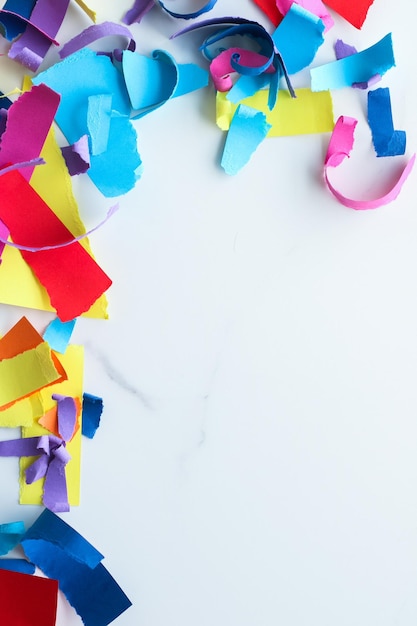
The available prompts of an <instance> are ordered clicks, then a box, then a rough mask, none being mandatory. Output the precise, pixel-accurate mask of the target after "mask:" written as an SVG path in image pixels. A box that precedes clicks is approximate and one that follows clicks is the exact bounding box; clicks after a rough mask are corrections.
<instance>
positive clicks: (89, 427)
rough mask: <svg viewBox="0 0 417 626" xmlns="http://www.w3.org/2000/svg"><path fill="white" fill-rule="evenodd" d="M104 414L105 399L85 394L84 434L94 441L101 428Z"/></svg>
mask: <svg viewBox="0 0 417 626" xmlns="http://www.w3.org/2000/svg"><path fill="white" fill-rule="evenodd" d="M102 413H103V399H102V398H100V397H99V396H93V395H92V394H90V393H84V394H83V413H82V416H83V419H82V434H83V435H84V436H85V437H88V439H92V438H93V437H94V435H95V434H96V430H97V428H98V427H99V426H100V418H101V414H102Z"/></svg>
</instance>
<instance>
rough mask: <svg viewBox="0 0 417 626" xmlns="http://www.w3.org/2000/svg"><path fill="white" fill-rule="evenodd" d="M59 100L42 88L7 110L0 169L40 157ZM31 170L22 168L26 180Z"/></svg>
mask: <svg viewBox="0 0 417 626" xmlns="http://www.w3.org/2000/svg"><path fill="white" fill-rule="evenodd" d="M59 100H60V97H59V95H58V94H57V93H55V92H54V91H52V89H49V87H47V86H46V85H39V86H37V87H32V89H31V90H30V91H27V92H26V93H23V94H22V95H21V96H20V97H19V98H18V99H17V100H16V101H15V102H14V103H13V104H12V106H11V107H10V108H9V111H8V114H7V122H6V130H5V131H4V133H3V135H2V140H1V143H0V167H4V166H5V165H8V164H9V163H21V162H24V161H29V160H30V159H34V158H36V157H38V156H39V155H40V153H41V152H42V148H43V146H44V144H45V141H46V137H47V135H48V133H49V129H50V128H51V125H52V122H53V121H54V117H55V114H56V112H57V109H58V105H59ZM33 170H34V168H33V167H25V168H22V171H21V174H22V176H23V177H24V178H26V180H30V178H31V176H32V174H33Z"/></svg>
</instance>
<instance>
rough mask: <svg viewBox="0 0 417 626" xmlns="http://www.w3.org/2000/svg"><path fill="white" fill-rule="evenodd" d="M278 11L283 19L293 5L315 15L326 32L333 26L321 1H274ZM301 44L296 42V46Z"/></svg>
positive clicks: (330, 17)
mask: <svg viewBox="0 0 417 626" xmlns="http://www.w3.org/2000/svg"><path fill="white" fill-rule="evenodd" d="M275 2H276V5H277V8H278V11H279V12H280V13H282V15H284V17H285V16H286V15H287V14H288V12H290V11H291V10H293V9H294V5H295V6H297V7H299V8H301V9H305V10H306V11H308V12H309V13H312V14H313V15H316V16H317V17H318V18H319V19H320V20H321V21H322V22H323V24H324V27H325V32H327V31H328V30H329V29H330V28H331V27H332V26H333V24H334V21H333V18H332V16H331V15H330V13H329V12H328V10H327V9H326V7H325V6H324V4H323V2H322V1H321V0H275ZM299 43H301V42H300V41H297V45H298V44H299Z"/></svg>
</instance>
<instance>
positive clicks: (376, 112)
mask: <svg viewBox="0 0 417 626" xmlns="http://www.w3.org/2000/svg"><path fill="white" fill-rule="evenodd" d="M368 123H369V126H370V128H371V132H372V142H373V144H374V148H375V152H376V154H377V156H379V157H384V156H397V155H401V154H404V153H405V147H406V133H405V131H403V130H394V124H393V121H392V111H391V98H390V92H389V88H388V87H380V88H379V89H374V90H373V91H368Z"/></svg>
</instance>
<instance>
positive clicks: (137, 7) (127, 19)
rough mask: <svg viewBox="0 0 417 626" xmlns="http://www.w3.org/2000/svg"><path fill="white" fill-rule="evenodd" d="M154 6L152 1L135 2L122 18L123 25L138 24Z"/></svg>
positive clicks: (141, 0) (138, 0)
mask: <svg viewBox="0 0 417 626" xmlns="http://www.w3.org/2000/svg"><path fill="white" fill-rule="evenodd" d="M154 6H155V2H154V0H135V2H134V4H133V6H132V8H131V9H129V10H128V11H126V13H125V15H124V16H123V20H122V21H123V22H124V23H125V24H128V25H130V24H133V23H134V22H137V23H139V22H140V21H141V20H142V18H143V17H144V16H145V15H146V14H147V13H148V12H149V11H150V10H151V9H153V7H154Z"/></svg>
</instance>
